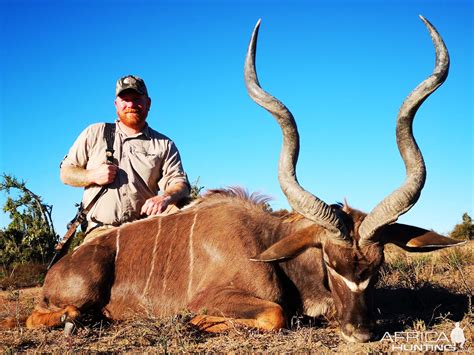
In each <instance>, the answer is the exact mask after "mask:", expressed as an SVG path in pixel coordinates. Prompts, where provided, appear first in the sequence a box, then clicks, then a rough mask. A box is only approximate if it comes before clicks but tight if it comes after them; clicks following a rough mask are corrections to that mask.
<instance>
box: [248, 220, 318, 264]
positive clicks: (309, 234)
mask: <svg viewBox="0 0 474 355" xmlns="http://www.w3.org/2000/svg"><path fill="white" fill-rule="evenodd" d="M315 229H316V230H315ZM318 232H321V228H320V227H318V226H310V227H308V228H304V229H302V230H300V231H298V232H296V233H294V234H290V235H289V236H287V237H285V238H283V239H282V240H280V241H278V242H276V243H275V244H273V245H271V246H270V247H269V248H268V249H267V250H265V251H264V252H263V253H261V254H259V255H257V256H254V257H253V258H250V260H252V261H263V262H271V261H285V260H289V259H293V258H294V257H296V256H298V255H299V254H301V253H302V252H304V251H305V250H306V249H308V248H311V247H319V248H320V247H321V241H320V233H318Z"/></svg>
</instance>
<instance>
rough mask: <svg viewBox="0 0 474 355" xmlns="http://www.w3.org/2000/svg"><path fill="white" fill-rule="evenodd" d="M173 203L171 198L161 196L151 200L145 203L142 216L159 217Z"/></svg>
mask: <svg viewBox="0 0 474 355" xmlns="http://www.w3.org/2000/svg"><path fill="white" fill-rule="evenodd" d="M170 202H171V196H168V195H160V196H154V197H151V198H149V199H148V200H146V201H145V203H144V205H143V207H142V210H141V212H140V214H142V215H147V216H154V215H157V214H159V213H161V212H163V211H164V210H166V207H168V205H169V204H170Z"/></svg>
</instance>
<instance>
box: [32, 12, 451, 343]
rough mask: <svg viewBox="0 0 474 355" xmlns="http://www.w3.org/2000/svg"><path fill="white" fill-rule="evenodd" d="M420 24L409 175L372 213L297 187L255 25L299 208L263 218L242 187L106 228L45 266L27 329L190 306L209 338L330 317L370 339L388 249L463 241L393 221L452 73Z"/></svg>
mask: <svg viewBox="0 0 474 355" xmlns="http://www.w3.org/2000/svg"><path fill="white" fill-rule="evenodd" d="M422 20H423V21H424V23H425V24H426V26H427V27H428V29H429V32H430V34H431V36H432V38H433V42H434V45H435V49H436V66H435V69H434V72H433V74H432V75H431V76H430V77H429V78H428V79H426V80H425V81H423V82H422V83H421V84H420V85H419V86H418V87H417V88H416V89H415V90H414V91H413V92H412V93H411V94H410V95H409V96H408V98H407V99H406V100H405V102H404V103H403V105H402V107H401V110H400V113H399V115H398V123H397V131H396V136H397V143H398V147H399V150H400V153H401V156H402V158H403V160H404V162H405V165H406V170H407V177H406V180H405V182H404V183H403V185H402V186H401V187H400V188H398V189H397V190H396V191H394V192H393V193H392V194H390V195H389V196H388V197H386V198H385V199H383V201H382V202H381V203H380V204H379V205H377V206H376V207H375V208H374V209H373V210H372V212H370V213H369V214H365V213H362V212H360V211H357V210H354V209H352V208H350V207H348V206H347V205H345V206H339V205H327V204H326V203H324V202H323V201H321V200H320V199H318V198H317V197H315V196H313V195H312V194H310V193H309V192H307V191H306V190H304V189H303V188H302V187H301V186H300V185H299V184H298V182H297V179H296V176H295V166H296V161H297V156H298V147H299V138H298V131H297V128H296V124H295V121H294V119H293V116H292V115H291V113H290V112H289V111H288V109H287V108H286V107H285V106H284V105H283V104H282V103H281V102H279V101H278V100H276V99H275V98H274V97H272V96H271V95H270V94H267V93H266V92H264V91H263V90H262V89H261V88H260V85H259V83H258V80H257V75H256V72H255V62H254V61H255V49H256V41H257V34H258V28H259V23H258V24H257V26H256V27H255V30H254V32H253V35H252V39H251V41H250V45H249V48H248V53H247V58H246V62H245V82H246V85H247V90H248V92H249V95H250V96H251V97H252V99H253V100H254V101H256V102H257V103H258V104H259V105H261V106H263V107H264V108H265V109H266V110H268V111H269V112H270V113H271V114H272V115H273V116H274V117H275V118H276V120H277V121H278V123H279V125H280V126H281V128H282V132H283V137H284V142H283V148H282V152H281V155H280V161H279V172H278V175H279V180H280V184H281V187H282V189H283V191H284V193H285V194H286V196H287V198H288V201H289V203H290V205H291V207H292V208H293V209H294V210H295V211H296V212H294V213H292V214H289V215H286V216H278V215H276V214H271V213H268V212H266V211H265V210H264V209H263V208H262V207H261V204H259V203H258V202H259V201H258V199H257V201H255V199H250V198H248V197H246V196H245V194H243V193H242V192H241V191H240V190H220V191H211V192H210V193H209V194H208V195H206V196H204V197H202V198H201V199H200V200H198V202H197V203H196V204H194V205H192V206H190V207H188V208H186V209H183V210H182V211H180V212H178V213H176V214H173V215H168V216H159V217H154V218H148V219H146V220H141V221H137V222H134V223H130V224H126V225H123V226H121V227H119V228H116V229H114V230H111V231H110V232H109V233H108V234H106V235H105V236H103V237H102V238H99V240H95V241H92V242H90V243H87V244H84V245H82V246H81V247H79V248H78V249H77V250H75V251H74V252H73V253H71V254H69V255H67V256H66V257H64V258H63V259H62V260H60V261H59V262H58V263H57V264H55V265H54V266H53V268H51V270H50V271H49V273H48V274H47V276H46V280H45V282H44V287H43V292H42V296H41V300H40V304H39V305H38V306H37V307H36V309H35V311H34V312H33V314H32V315H31V316H30V317H29V319H28V320H27V326H28V327H39V326H42V325H46V326H56V325H60V324H61V323H62V322H63V321H64V320H67V319H70V320H73V319H75V318H77V317H78V316H80V314H82V313H85V312H101V313H103V314H105V315H106V316H108V317H110V318H111V319H115V320H120V319H124V318H127V317H129V316H131V315H132V314H137V313H138V314H154V315H157V316H165V315H170V314H174V313H176V312H178V311H180V310H182V309H184V308H187V309H189V310H191V311H193V312H196V313H197V314H198V315H197V316H196V317H195V318H194V319H193V320H192V323H193V324H195V325H197V326H198V327H199V328H200V329H203V330H207V331H222V330H226V329H228V328H229V327H231V326H233V325H235V324H237V325H244V326H248V327H254V328H258V329H262V330H276V329H280V328H282V327H285V325H286V324H287V323H288V320H289V319H290V318H291V315H292V314H295V313H296V312H299V314H306V315H308V316H319V315H322V314H326V313H335V314H336V316H337V319H338V321H339V323H340V327H341V331H342V334H343V336H344V338H346V339H347V340H349V341H357V342H365V341H368V340H370V339H371V338H372V337H373V332H372V327H373V326H372V324H371V319H370V312H369V309H368V308H369V304H368V298H370V293H371V291H372V290H373V284H374V280H375V278H376V275H377V271H378V269H379V267H380V265H381V264H382V262H383V259H384V254H383V248H384V245H385V244H386V243H395V244H397V245H399V246H400V247H402V248H404V249H408V250H409V251H430V250H433V249H436V248H443V247H447V246H452V245H456V244H459V241H455V240H453V239H449V238H446V237H443V236H441V235H438V234H436V233H435V232H431V231H428V230H425V229H421V228H417V227H413V226H408V225H402V224H397V223H395V221H396V220H397V218H398V217H399V216H400V215H401V214H402V213H405V212H407V211H408V210H409V209H410V207H411V206H413V204H414V203H415V202H416V201H417V199H418V197H419V195H420V192H421V189H422V187H423V184H424V181H425V164H424V162H423V158H422V155H421V153H420V151H419V149H418V147H417V144H416V142H415V140H414V138H413V135H412V129H411V125H412V121H413V118H414V116H415V112H416V110H417V109H418V108H419V106H420V105H421V103H422V102H423V101H424V100H425V99H426V98H427V97H428V96H429V95H430V94H431V93H432V92H433V91H434V90H436V88H437V87H439V86H440V85H441V84H442V83H443V82H444V80H445V79H446V77H447V75H448V66H449V58H448V52H447V50H446V47H445V45H444V43H443V41H442V39H441V37H440V36H439V34H438V33H437V31H436V30H435V29H434V27H433V26H432V25H431V24H430V23H429V22H428V21H426V20H425V19H424V18H422Z"/></svg>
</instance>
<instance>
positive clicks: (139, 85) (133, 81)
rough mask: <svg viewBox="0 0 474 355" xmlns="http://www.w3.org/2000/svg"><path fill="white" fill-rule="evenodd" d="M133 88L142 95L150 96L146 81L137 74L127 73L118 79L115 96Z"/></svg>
mask: <svg viewBox="0 0 474 355" xmlns="http://www.w3.org/2000/svg"><path fill="white" fill-rule="evenodd" d="M128 89H132V90H135V91H136V92H138V93H139V94H140V95H146V96H148V90H147V89H146V85H145V82H144V81H143V79H142V78H139V77H138V76H135V75H126V76H124V77H121V78H120V79H119V80H117V86H116V87H115V96H118V95H119V94H120V93H121V92H122V91H125V90H128Z"/></svg>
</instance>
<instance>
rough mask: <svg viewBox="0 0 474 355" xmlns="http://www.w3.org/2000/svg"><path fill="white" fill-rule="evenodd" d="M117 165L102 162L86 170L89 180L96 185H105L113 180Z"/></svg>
mask: <svg viewBox="0 0 474 355" xmlns="http://www.w3.org/2000/svg"><path fill="white" fill-rule="evenodd" d="M117 171H118V166H117V165H112V164H102V165H100V166H99V167H98V168H95V169H91V170H89V171H88V174H89V180H90V181H91V182H92V183H94V184H97V185H100V186H102V185H107V184H110V183H111V182H113V181H114V179H115V175H117Z"/></svg>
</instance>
